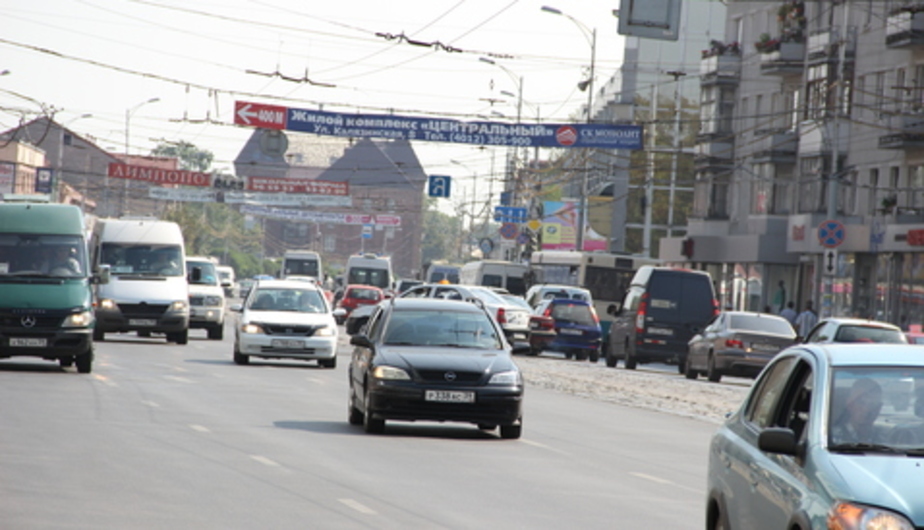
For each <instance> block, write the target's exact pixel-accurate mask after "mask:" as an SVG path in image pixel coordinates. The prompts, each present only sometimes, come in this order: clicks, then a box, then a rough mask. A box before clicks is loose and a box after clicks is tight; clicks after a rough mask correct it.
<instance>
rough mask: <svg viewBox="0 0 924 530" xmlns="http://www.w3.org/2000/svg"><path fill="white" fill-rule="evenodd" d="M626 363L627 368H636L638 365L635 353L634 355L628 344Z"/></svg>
mask: <svg viewBox="0 0 924 530" xmlns="http://www.w3.org/2000/svg"><path fill="white" fill-rule="evenodd" d="M625 364H626V370H635V368H636V367H637V366H638V360H637V359H636V358H635V355H632V352H631V351H629V347H628V346H626V356H625Z"/></svg>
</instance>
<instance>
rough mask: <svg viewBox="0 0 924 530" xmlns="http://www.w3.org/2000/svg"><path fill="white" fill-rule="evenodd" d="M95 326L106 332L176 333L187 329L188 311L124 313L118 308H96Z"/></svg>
mask: <svg viewBox="0 0 924 530" xmlns="http://www.w3.org/2000/svg"><path fill="white" fill-rule="evenodd" d="M96 328H97V329H98V330H99V331H102V332H106V333H114V332H120V333H121V332H127V331H151V332H160V333H176V332H180V331H183V330H186V329H189V313H188V312H187V311H186V310H183V311H160V312H154V311H146V312H143V313H142V312H134V311H132V312H128V313H125V312H123V311H122V309H119V308H116V309H102V308H97V309H96Z"/></svg>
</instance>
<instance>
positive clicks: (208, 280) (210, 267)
mask: <svg viewBox="0 0 924 530" xmlns="http://www.w3.org/2000/svg"><path fill="white" fill-rule="evenodd" d="M196 267H198V268H199V269H200V270H201V275H200V276H199V279H198V280H192V279H191V278H192V271H193V269H195V268H196ZM186 272H187V274H189V277H190V281H189V283H193V284H198V285H218V272H217V271H216V270H215V264H214V263H212V262H211V261H187V262H186Z"/></svg>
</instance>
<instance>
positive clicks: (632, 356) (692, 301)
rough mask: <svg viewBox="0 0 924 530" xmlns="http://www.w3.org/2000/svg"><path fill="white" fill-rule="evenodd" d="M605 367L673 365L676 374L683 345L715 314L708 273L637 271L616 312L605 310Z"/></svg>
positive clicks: (682, 361)
mask: <svg viewBox="0 0 924 530" xmlns="http://www.w3.org/2000/svg"><path fill="white" fill-rule="evenodd" d="M607 312H608V313H609V314H610V315H613V317H614V318H615V320H614V321H613V323H612V324H611V325H610V334H609V347H608V349H607V351H606V365H607V366H609V367H614V366H616V363H617V362H618V361H619V359H623V360H624V361H625V364H626V368H628V369H630V370H634V369H635V367H636V365H637V364H638V363H643V364H644V363H650V362H666V363H676V364H677V365H678V368H679V370H680V371H681V372H682V371H683V367H684V364H685V363H686V355H687V342H689V341H690V339H691V338H693V335H695V334H697V333H699V332H700V330H702V329H703V328H704V327H705V326H706V325H707V324H708V323H709V322H710V321H711V320H712V319H713V317H715V315H717V314H718V313H719V303H718V300H716V297H715V289H714V287H713V285H712V277H711V276H710V275H709V273H708V272H705V271H696V270H690V269H678V268H670V267H653V266H644V267H640V268H639V270H638V271H637V272H636V273H635V276H634V277H633V278H632V282H631V284H630V286H629V290H628V291H627V292H626V296H625V299H624V300H623V303H622V306H621V307H620V308H618V309H617V308H616V306H615V305H611V306H610V307H609V308H607Z"/></svg>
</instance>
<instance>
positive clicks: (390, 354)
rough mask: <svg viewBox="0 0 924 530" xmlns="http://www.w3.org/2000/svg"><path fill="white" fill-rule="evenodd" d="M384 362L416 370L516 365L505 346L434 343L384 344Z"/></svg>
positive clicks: (497, 368) (490, 368) (479, 369)
mask: <svg viewBox="0 0 924 530" xmlns="http://www.w3.org/2000/svg"><path fill="white" fill-rule="evenodd" d="M379 354H380V355H381V357H380V358H381V361H382V363H383V364H388V365H390V366H397V367H401V368H412V369H415V370H455V371H458V372H503V371H506V370H512V369H514V368H515V366H516V365H515V364H514V363H513V360H512V359H511V358H510V355H509V354H508V353H507V352H505V351H503V350H488V351H484V350H474V349H463V348H434V347H432V346H395V347H388V346H385V347H383V348H382V349H381V350H379Z"/></svg>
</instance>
